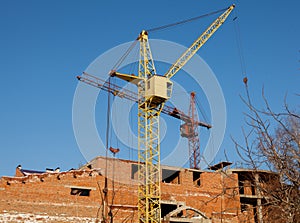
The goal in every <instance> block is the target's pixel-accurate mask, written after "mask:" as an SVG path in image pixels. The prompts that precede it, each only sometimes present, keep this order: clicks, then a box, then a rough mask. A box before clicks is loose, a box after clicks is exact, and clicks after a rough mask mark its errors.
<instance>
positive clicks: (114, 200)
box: [0, 157, 267, 223]
mask: <svg viewBox="0 0 300 223" xmlns="http://www.w3.org/2000/svg"><path fill="white" fill-rule="evenodd" d="M229 164H230V163H227V162H223V163H220V164H218V165H215V166H213V167H211V170H208V171H203V170H194V169H186V168H175V167H169V166H162V168H161V173H162V182H161V193H162V194H161V211H162V221H163V222H191V223H192V222H194V223H195V222H202V223H205V222H258V221H259V218H260V217H261V215H262V206H261V204H262V202H263V199H262V196H261V194H259V192H258V190H257V189H256V188H255V187H254V186H253V185H255V184H254V183H253V182H254V181H255V179H256V178H255V177H253V175H252V174H250V173H251V171H249V170H245V169H230V168H227V169H224V166H226V165H229ZM137 170H138V163H137V162H134V161H128V160H120V159H112V158H108V159H106V158H105V157H97V158H95V159H94V160H92V161H90V162H89V163H87V164H86V165H85V166H83V167H82V168H80V169H77V170H70V171H66V172H59V170H58V169H57V170H50V171H49V170H48V171H45V172H39V171H30V170H24V169H22V168H21V167H20V166H19V167H17V168H16V175H15V176H14V177H2V178H1V179H0V221H1V222H26V221H27V222H104V220H105V219H106V220H107V222H115V223H119V222H138V215H137V202H138V198H137ZM266 173H267V172H264V171H262V172H259V173H256V174H257V178H259V177H260V174H266ZM105 176H106V177H105ZM249 176H251V177H249ZM256 180H257V179H256ZM105 188H107V190H105ZM105 195H107V196H105Z"/></svg>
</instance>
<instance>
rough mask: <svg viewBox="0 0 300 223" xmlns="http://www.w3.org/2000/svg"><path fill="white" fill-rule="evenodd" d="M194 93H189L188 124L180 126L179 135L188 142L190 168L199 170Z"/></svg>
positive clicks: (198, 140)
mask: <svg viewBox="0 0 300 223" xmlns="http://www.w3.org/2000/svg"><path fill="white" fill-rule="evenodd" d="M195 96H196V93H195V92H191V98H190V107H189V117H190V120H191V121H190V122H186V123H184V124H182V125H181V126H180V134H181V136H182V137H185V138H187V139H188V141H189V158H190V168H191V169H200V161H201V155H200V139H199V131H198V126H199V121H198V115H197V111H196V103H195ZM205 127H206V128H208V129H209V128H211V126H210V125H209V126H205Z"/></svg>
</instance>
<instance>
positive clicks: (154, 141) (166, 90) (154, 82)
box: [110, 5, 234, 223]
mask: <svg viewBox="0 0 300 223" xmlns="http://www.w3.org/2000/svg"><path fill="white" fill-rule="evenodd" d="M233 9H234V5H231V6H230V7H228V8H227V9H226V10H225V12H223V13H222V14H221V15H220V16H219V17H218V18H217V19H216V20H215V21H214V22H213V23H212V24H211V25H210V26H209V27H208V28H207V29H206V30H205V31H204V32H203V33H202V34H201V35H200V36H199V37H198V38H197V39H196V40H195V41H194V42H193V44H192V45H191V46H190V47H189V48H188V49H187V50H186V51H185V52H184V53H183V54H182V55H181V56H180V57H179V59H178V60H177V61H176V62H175V63H174V64H173V65H172V66H171V67H170V69H169V70H168V71H167V72H166V73H165V74H164V75H163V76H159V75H157V73H156V69H155V65H154V60H153V57H152V54H151V49H150V45H149V39H148V32H147V31H145V30H143V31H142V32H141V33H140V35H139V36H138V38H137V41H139V42H140V49H139V55H140V57H139V70H138V76H135V75H129V74H121V73H119V72H117V71H116V70H112V71H111V73H110V75H111V76H116V77H118V78H121V79H123V80H126V81H128V82H131V83H133V84H135V85H136V86H137V87H138V162H139V168H138V180H139V186H138V218H139V222H140V223H159V222H161V209H160V196H161V193H160V182H161V172H160V139H159V117H160V113H161V112H162V111H163V108H164V104H165V102H166V101H167V100H168V99H169V98H170V97H171V93H172V85H173V84H172V82H171V80H170V78H172V77H173V76H174V75H175V74H176V73H177V72H178V71H179V70H180V69H181V68H182V67H183V66H184V65H185V64H186V63H187V62H188V61H189V60H190V59H191V58H192V56H193V55H194V54H195V53H196V52H197V51H198V50H199V49H200V48H201V47H202V46H203V45H204V44H205V42H206V41H207V40H208V39H209V38H210V37H211V36H212V35H213V34H214V32H215V31H217V30H218V28H219V27H220V26H221V25H222V24H223V23H224V22H225V20H226V19H227V17H228V16H229V14H230V13H231V11H232V10H233Z"/></svg>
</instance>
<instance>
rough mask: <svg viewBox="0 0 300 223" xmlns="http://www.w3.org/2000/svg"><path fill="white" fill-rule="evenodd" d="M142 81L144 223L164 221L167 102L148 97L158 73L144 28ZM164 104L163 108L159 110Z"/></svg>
mask: <svg viewBox="0 0 300 223" xmlns="http://www.w3.org/2000/svg"><path fill="white" fill-rule="evenodd" d="M138 40H139V41H140V59H139V71H138V72H139V78H140V79H141V81H140V82H139V83H138V162H139V166H138V180H139V186H138V216H139V220H140V222H147V223H148V222H151V223H159V222H160V216H161V213H160V181H161V180H160V140H159V116H160V112H161V109H162V107H163V105H164V103H162V104H156V103H154V101H153V99H154V97H150V98H146V87H147V86H146V85H147V83H148V82H147V81H148V80H149V78H151V77H154V75H155V74H156V71H155V67H154V61H153V58H152V54H151V50H150V46H149V41H148V33H147V32H146V31H142V32H141V34H140V36H139V38H138ZM157 107H160V108H159V109H156V108H157Z"/></svg>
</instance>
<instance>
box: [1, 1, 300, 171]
mask: <svg viewBox="0 0 300 223" xmlns="http://www.w3.org/2000/svg"><path fill="white" fill-rule="evenodd" d="M0 3H1V7H0V27H1V37H0V49H1V51H0V61H1V62H0V68H1V73H2V74H1V76H2V77H3V79H2V82H1V83H2V84H1V88H0V98H1V110H0V112H1V113H0V114H1V115H0V123H1V125H0V148H1V156H0V176H2V175H13V174H14V170H15V167H16V166H17V165H18V164H22V166H23V167H24V168H28V169H38V170H43V169H45V168H56V167H58V166H59V167H61V169H63V170H68V169H70V168H77V167H78V166H79V165H80V164H83V163H85V162H86V160H85V159H84V157H83V156H82V155H81V153H80V150H79V148H78V145H77V143H76V139H75V137H74V133H73V128H72V103H73V97H74V92H75V90H76V87H77V84H78V83H77V80H76V78H75V77H76V75H80V74H81V73H82V71H84V70H85V69H86V68H87V66H88V65H89V64H90V63H91V62H92V61H93V60H94V59H95V58H97V57H98V56H99V55H101V54H102V53H104V52H105V51H107V50H109V49H111V48H113V47H115V46H117V45H119V44H122V43H125V42H128V41H132V40H134V39H135V38H136V36H137V35H138V33H139V32H140V31H141V30H142V29H147V28H152V27H156V26H160V25H164V24H168V23H172V22H175V21H178V20H182V19H186V18H190V17H194V16H198V15H202V14H205V13H207V12H211V11H215V10H218V9H222V8H225V7H227V6H229V5H230V4H232V3H233V2H232V1H227V0H225V1H217V0H210V1H208V0H203V1H194V0H186V1H185V2H184V3H183V2H182V1H177V0H174V1H158V0H153V1H150V2H149V1H148V2H145V3H143V2H141V1H95V0H89V1H82V0H79V1H71V0H64V1H58V0H52V1H46V0H45V1H37V0H27V1H21V0H19V1H15V0H10V1H8V0H2V1H1V2H0ZM234 3H236V9H235V12H236V13H237V16H238V20H239V28H240V36H241V43H242V47H243V56H244V58H245V64H246V71H247V72H246V73H247V76H248V78H249V85H250V90H251V93H252V95H253V98H254V99H255V101H256V102H257V104H258V105H260V104H261V100H260V99H259V98H260V94H261V89H262V87H263V86H264V88H265V92H266V96H267V98H268V99H269V101H270V104H271V106H272V107H273V108H274V110H275V111H280V110H281V109H282V104H283V99H284V96H285V94H288V103H289V104H290V106H291V107H293V108H296V109H299V97H296V96H295V93H298V94H299V93H300V92H299V83H300V70H299V68H300V63H299V60H300V52H299V50H300V47H299V39H300V30H299V21H300V18H299V17H300V15H299V12H298V11H299V8H300V3H299V1H295V0H294V1H291V0H289V1H284V2H283V1H271V0H266V1H258V0H253V1H241V0H240V1H235V2H234ZM234 16H235V14H234V13H233V15H231V17H230V18H229V19H228V20H227V21H226V24H224V25H223V27H221V29H220V30H218V32H217V33H216V34H215V35H214V36H213V37H212V39H211V40H209V41H208V42H207V44H206V45H205V46H204V47H203V48H202V49H201V50H200V51H199V53H198V54H199V55H200V56H201V57H202V58H203V59H204V60H205V61H206V63H207V64H208V65H209V66H210V67H211V69H212V70H213V71H214V73H215V75H216V77H217V79H218V81H219V83H220V85H221V87H222V90H223V93H224V97H225V100H226V105H227V128H226V133H225V139H224V142H223V144H222V147H221V150H220V152H219V154H218V156H217V157H216V159H215V161H216V162H217V161H220V160H222V159H224V157H223V156H224V152H223V151H224V149H225V150H226V153H227V155H228V156H229V158H230V159H231V160H237V157H236V155H235V150H234V148H233V143H232V141H231V139H230V136H231V135H232V136H234V137H235V138H237V139H238V140H242V138H241V133H240V132H241V126H242V125H243V124H244V122H243V120H244V117H243V115H242V113H243V112H244V111H245V110H246V109H245V106H244V105H243V104H242V102H241V100H240V98H239V95H240V94H244V89H243V83H242V78H243V74H242V71H241V68H240V61H239V54H238V48H237V42H236V38H235V31H234V23H233V21H232V19H233V18H234ZM212 21H213V18H207V19H204V20H203V22H202V21H200V22H199V23H192V24H189V25H187V26H181V27H179V28H176V29H171V30H168V31H165V32H158V33H155V34H154V35H153V36H150V38H156V39H164V40H170V41H174V42H176V43H179V44H182V45H185V46H189V44H190V43H191V42H192V41H193V40H194V39H195V38H196V37H197V35H199V31H198V30H197V25H198V26H199V27H201V28H202V29H201V30H203V27H206V26H208V25H209V23H210V22H212ZM174 78H176V77H174ZM174 80H175V79H174ZM176 81H181V80H180V77H178V79H176ZM191 90H192V89H191ZM200 94H201V93H200ZM209 112H210V111H209V110H207V111H206V113H209ZM100 120H102V118H99V121H100ZM175 124H176V125H178V127H179V123H178V122H177V123H175ZM99 129H101V128H99ZM100 131H101V130H100ZM100 134H103V132H102V133H100ZM120 158H122V157H120Z"/></svg>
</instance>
